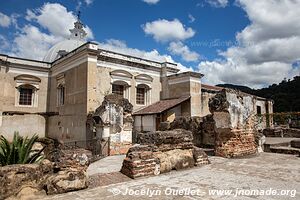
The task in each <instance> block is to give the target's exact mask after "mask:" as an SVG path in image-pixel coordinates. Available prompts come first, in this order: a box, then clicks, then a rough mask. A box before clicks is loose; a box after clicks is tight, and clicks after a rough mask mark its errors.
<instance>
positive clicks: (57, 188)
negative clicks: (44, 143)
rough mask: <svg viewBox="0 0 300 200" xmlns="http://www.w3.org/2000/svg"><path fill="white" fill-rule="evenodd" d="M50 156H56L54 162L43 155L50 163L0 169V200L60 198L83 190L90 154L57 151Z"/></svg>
mask: <svg viewBox="0 0 300 200" xmlns="http://www.w3.org/2000/svg"><path fill="white" fill-rule="evenodd" d="M52 150H53V149H52ZM49 151H50V150H49ZM54 153H55V154H59V155H58V158H55V157H56V156H50V153H48V152H47V153H45V154H44V155H45V156H46V157H48V158H49V159H53V162H51V161H49V160H48V159H45V160H43V161H42V162H41V163H40V164H22V165H19V164H18V165H8V166H4V167H0V199H4V198H8V197H10V198H11V199H16V198H18V197H22V198H23V197H24V195H34V194H33V193H36V194H37V195H46V194H48V195H51V194H60V193H66V192H70V191H75V190H81V189H85V188H87V187H88V177H87V173H86V170H87V167H88V165H89V162H90V158H91V153H90V152H89V151H87V150H84V149H82V150H80V149H74V150H59V152H54ZM54 160H56V162H54ZM24 191H27V192H24ZM28 191H29V194H28ZM32 199H34V197H32Z"/></svg>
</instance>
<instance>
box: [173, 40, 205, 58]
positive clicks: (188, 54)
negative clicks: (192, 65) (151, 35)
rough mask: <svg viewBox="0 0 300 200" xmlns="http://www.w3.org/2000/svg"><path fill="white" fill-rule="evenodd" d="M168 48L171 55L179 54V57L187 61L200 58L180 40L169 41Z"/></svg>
mask: <svg viewBox="0 0 300 200" xmlns="http://www.w3.org/2000/svg"><path fill="white" fill-rule="evenodd" d="M168 50H169V51H170V52H171V54H173V55H179V56H181V58H182V59H183V60H185V61H187V62H195V61H198V60H199V58H200V55H199V54H198V53H196V52H194V51H191V50H190V49H189V47H188V46H186V45H184V44H183V43H182V42H171V43H170V44H169V47H168Z"/></svg>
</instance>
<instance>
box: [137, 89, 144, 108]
mask: <svg viewBox="0 0 300 200" xmlns="http://www.w3.org/2000/svg"><path fill="white" fill-rule="evenodd" d="M136 103H137V104H140V105H145V88H137V89H136Z"/></svg>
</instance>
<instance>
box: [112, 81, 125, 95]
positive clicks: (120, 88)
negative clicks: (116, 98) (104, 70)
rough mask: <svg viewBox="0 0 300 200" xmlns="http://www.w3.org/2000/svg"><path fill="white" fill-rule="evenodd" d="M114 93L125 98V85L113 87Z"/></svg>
mask: <svg viewBox="0 0 300 200" xmlns="http://www.w3.org/2000/svg"><path fill="white" fill-rule="evenodd" d="M112 93H113V94H118V95H121V96H123V95H124V86H123V85H116V84H113V85H112Z"/></svg>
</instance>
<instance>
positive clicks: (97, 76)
mask: <svg viewBox="0 0 300 200" xmlns="http://www.w3.org/2000/svg"><path fill="white" fill-rule="evenodd" d="M116 66H117V65H112V64H111V63H103V62H101V61H99V60H98V64H97V67H96V68H95V67H94V66H93V67H92V68H91V70H92V71H94V73H93V76H90V77H89V79H93V80H94V81H93V83H94V84H93V85H94V86H93V87H94V88H93V90H94V91H95V94H96V95H95V98H94V100H93V101H94V102H95V103H94V104H93V106H91V107H89V110H93V109H96V108H97V104H98V105H100V104H101V102H102V101H103V99H104V96H105V95H107V94H110V93H111V92H112V83H113V81H115V80H119V81H124V82H126V83H127V84H128V85H129V88H128V90H129V97H128V100H129V102H130V103H131V104H132V105H133V110H137V109H140V108H142V107H145V106H147V105H150V104H152V103H155V102H157V101H159V100H160V95H161V94H160V93H161V89H162V85H161V82H160V72H157V71H152V70H146V69H139V68H135V67H128V66H125V65H120V67H119V68H116ZM94 68H95V69H94ZM119 69H122V70H123V71H124V72H126V73H129V74H130V75H131V77H130V78H129V77H126V78H123V77H120V78H115V79H113V78H112V75H111V74H110V73H111V72H113V71H115V70H119ZM89 70H90V69H89ZM89 74H90V73H89ZM142 74H146V75H149V76H151V78H152V79H153V80H152V81H141V80H137V79H136V77H137V76H138V75H142ZM108 83H110V84H108ZM139 84H146V85H148V86H149V87H150V91H149V93H148V94H149V95H150V101H149V102H148V103H147V104H146V105H138V104H137V103H136V87H137V86H138V85H139Z"/></svg>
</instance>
